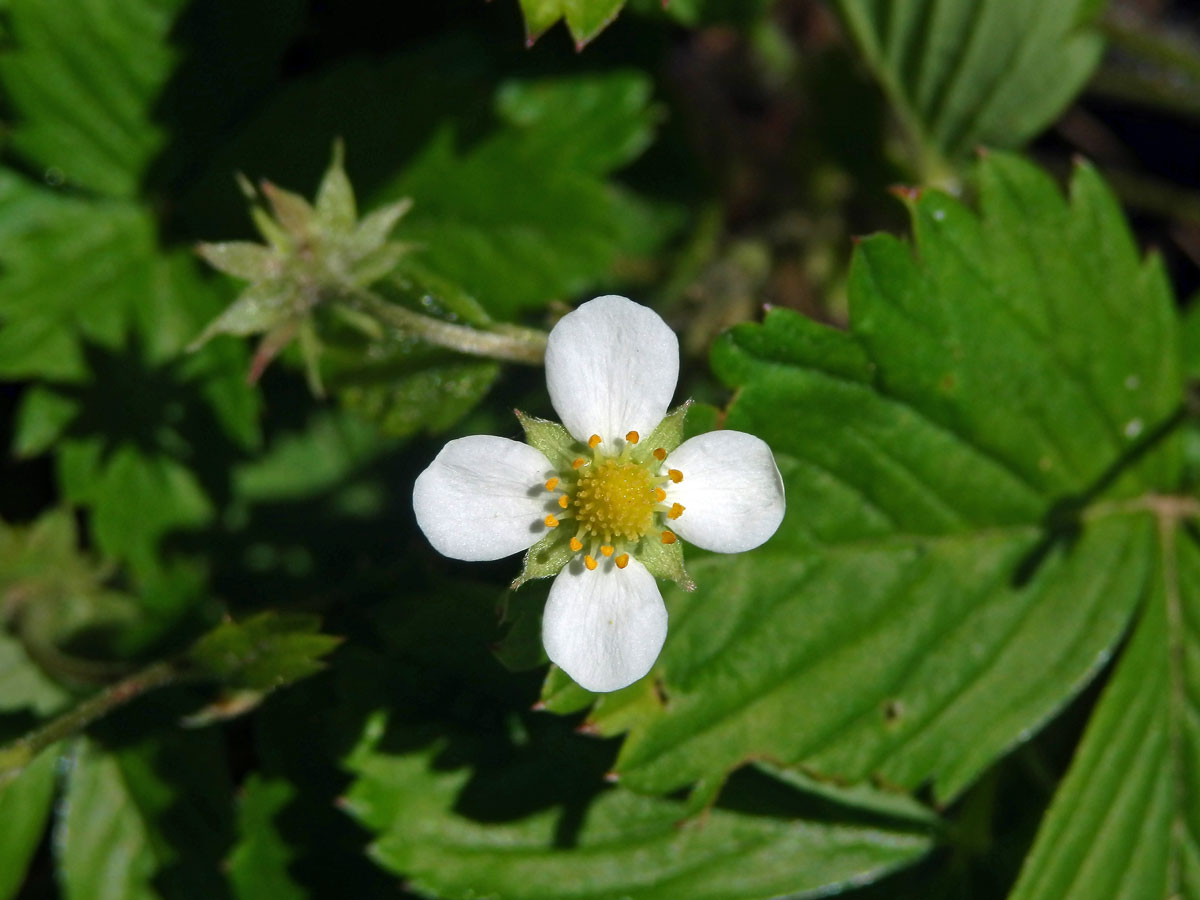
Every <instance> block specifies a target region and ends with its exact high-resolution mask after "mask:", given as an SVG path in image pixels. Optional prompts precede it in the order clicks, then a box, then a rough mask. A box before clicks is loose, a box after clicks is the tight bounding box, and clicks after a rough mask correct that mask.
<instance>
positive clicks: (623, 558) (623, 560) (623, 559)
mask: <svg viewBox="0 0 1200 900" xmlns="http://www.w3.org/2000/svg"><path fill="white" fill-rule="evenodd" d="M613 562H615V563H616V564H617V568H618V569H623V568H625V567H626V566H627V565H629V554H628V553H622V554H621V555H620V556H618V557H617V558H616V559H614V560H613Z"/></svg>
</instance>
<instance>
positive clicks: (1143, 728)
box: [1011, 502, 1200, 900]
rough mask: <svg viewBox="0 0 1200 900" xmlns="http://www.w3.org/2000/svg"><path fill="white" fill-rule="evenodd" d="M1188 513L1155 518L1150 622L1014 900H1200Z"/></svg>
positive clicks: (1198, 666)
mask: <svg viewBox="0 0 1200 900" xmlns="http://www.w3.org/2000/svg"><path fill="white" fill-rule="evenodd" d="M1179 512H1180V510H1173V509H1171V507H1170V504H1169V502H1164V503H1163V504H1162V506H1161V507H1160V509H1159V510H1158V513H1159V517H1160V520H1159V524H1160V528H1159V534H1160V546H1159V548H1158V552H1159V553H1160V554H1161V558H1160V561H1159V567H1158V573H1157V575H1156V576H1155V579H1154V583H1153V588H1152V590H1151V591H1150V593H1149V594H1148V595H1147V597H1146V603H1145V605H1144V607H1143V610H1142V616H1141V621H1140V622H1139V623H1138V626H1137V629H1136V631H1135V632H1134V634H1133V637H1132V638H1131V639H1130V642H1129V646H1128V648H1127V649H1126V650H1125V652H1124V654H1123V655H1122V657H1121V660H1120V662H1119V663H1118V666H1117V670H1116V674H1115V675H1114V676H1113V679H1112V681H1111V682H1110V683H1109V684H1108V686H1107V688H1106V689H1105V692H1104V695H1103V697H1102V698H1101V700H1100V703H1099V705H1098V706H1097V708H1096V711H1095V713H1094V714H1093V716H1092V720H1091V722H1090V723H1089V725H1088V729H1087V732H1086V734H1085V735H1084V738H1083V743H1082V744H1081V745H1080V747H1079V749H1078V750H1077V751H1076V755H1075V760H1074V762H1073V763H1072V765H1071V770H1070V772H1069V773H1068V775H1067V777H1066V779H1065V780H1064V781H1063V783H1062V786H1061V787H1060V788H1059V791H1058V794H1057V795H1056V796H1055V798H1054V803H1053V805H1052V806H1051V807H1050V812H1049V813H1048V815H1047V816H1046V819H1045V821H1044V822H1043V824H1042V827H1041V830H1040V832H1039V834H1038V838H1037V841H1036V843H1035V844H1034V847H1033V850H1032V851H1031V852H1030V855H1029V857H1028V858H1027V859H1026V862H1025V867H1024V870H1023V871H1022V873H1021V879H1020V881H1019V882H1018V884H1017V887H1016V888H1015V890H1014V891H1013V893H1012V895H1011V896H1012V900H1039V898H1043V900H1051V898H1053V900H1084V898H1086V900H1109V898H1113V900H1116V898H1118V897H1119V898H1122V900H1134V898H1145V900H1158V898H1162V897H1179V898H1192V897H1200V796H1198V794H1197V791H1198V785H1200V725H1198V723H1200V545H1197V542H1196V541H1197V536H1196V533H1195V530H1194V528H1193V527H1192V525H1191V524H1189V525H1188V526H1187V527H1186V528H1180V527H1179V522H1178V521H1177V519H1176V516H1177V515H1178V513H1179ZM1190 514H1191V515H1193V516H1194V515H1195V513H1194V511H1192V512H1191V513H1190Z"/></svg>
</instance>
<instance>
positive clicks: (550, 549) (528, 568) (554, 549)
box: [509, 448, 575, 591]
mask: <svg viewBox="0 0 1200 900" xmlns="http://www.w3.org/2000/svg"><path fill="white" fill-rule="evenodd" d="M538 449H541V448H538ZM574 555H575V554H574V551H573V550H571V532H570V530H569V529H566V528H552V529H550V532H549V534H547V535H546V536H545V537H543V538H542V539H541V540H540V541H538V542H537V543H536V544H534V545H533V546H532V547H530V548H529V549H528V550H527V551H526V552H525V565H524V566H523V567H522V569H521V574H520V575H518V576H517V577H516V578H514V579H513V583H512V584H510V585H509V590H513V591H515V590H516V589H517V588H519V587H520V586H521V585H523V584H524V583H525V582H527V581H531V580H533V579H534V578H548V577H550V576H551V575H557V574H558V573H559V572H560V571H561V570H562V567H563V566H565V565H566V564H567V563H568V562H570V561H571V557H572V556H574Z"/></svg>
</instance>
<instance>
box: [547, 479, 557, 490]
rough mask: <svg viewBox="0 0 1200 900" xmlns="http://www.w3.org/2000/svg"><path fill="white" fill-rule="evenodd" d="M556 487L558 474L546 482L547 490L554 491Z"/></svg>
mask: <svg viewBox="0 0 1200 900" xmlns="http://www.w3.org/2000/svg"><path fill="white" fill-rule="evenodd" d="M556 487H558V476H555V477H554V478H551V479H550V480H549V481H547V482H546V490H548V491H552V490H554V489H555V488H556Z"/></svg>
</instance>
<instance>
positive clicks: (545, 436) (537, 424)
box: [513, 409, 583, 472]
mask: <svg viewBox="0 0 1200 900" xmlns="http://www.w3.org/2000/svg"><path fill="white" fill-rule="evenodd" d="M513 412H515V413H516V414H517V420H518V421H519V422H520V423H521V427H522V428H523V429H525V443H527V444H528V445H529V446H530V447H532V448H533V449H535V450H540V451H541V452H542V455H543V456H545V457H546V459H548V460H550V464H551V465H552V466H553V467H554V469H555V470H556V471H559V472H569V471H571V463H572V462H573V461H574V460H575V459H576V458H578V457H579V455H580V453H582V452H583V445H582V444H581V443H579V441H577V440H575V438H573V437H571V432H569V431H567V429H565V428H563V427H562V426H561V425H559V424H558V423H557V422H551V421H550V420H549V419H539V418H537V417H536V416H527V415H525V413H523V412H521V411H520V410H519V409H514V410H513Z"/></svg>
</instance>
